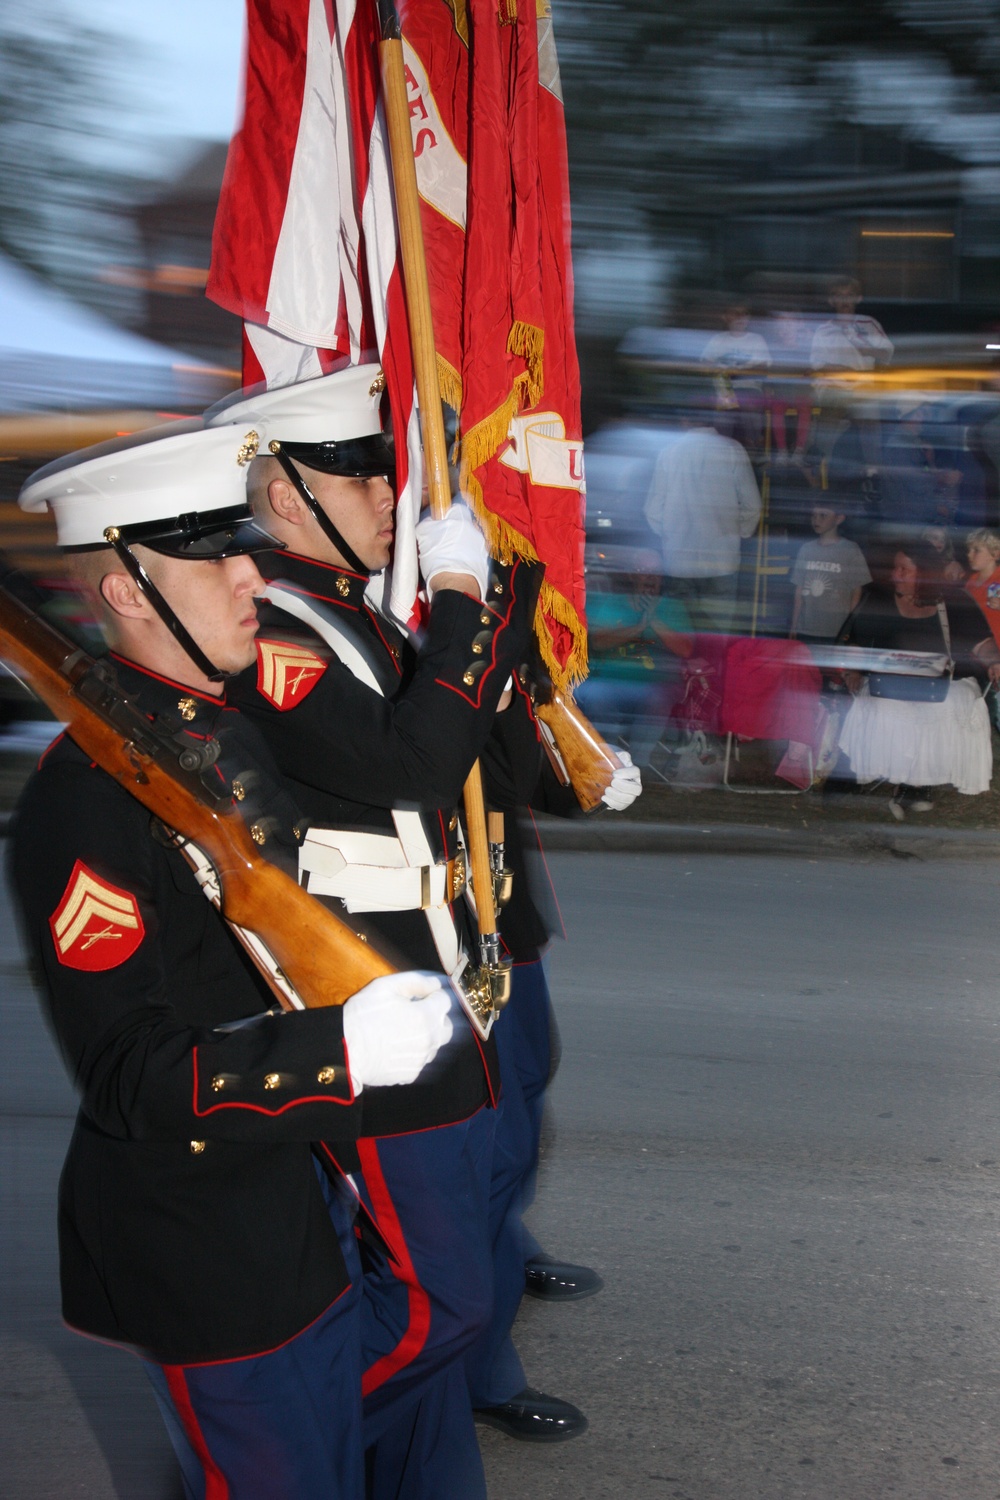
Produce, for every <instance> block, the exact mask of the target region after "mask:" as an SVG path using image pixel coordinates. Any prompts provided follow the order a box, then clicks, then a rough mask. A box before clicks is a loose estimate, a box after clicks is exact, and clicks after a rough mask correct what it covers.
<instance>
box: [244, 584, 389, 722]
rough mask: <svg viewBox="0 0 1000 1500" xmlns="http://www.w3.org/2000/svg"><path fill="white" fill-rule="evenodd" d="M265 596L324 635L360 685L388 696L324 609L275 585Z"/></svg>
mask: <svg viewBox="0 0 1000 1500" xmlns="http://www.w3.org/2000/svg"><path fill="white" fill-rule="evenodd" d="M263 597H264V598H265V599H268V600H270V602H271V603H272V604H273V605H275V607H276V608H277V609H283V610H284V611H285V613H286V614H287V615H294V616H295V618H296V619H297V620H301V621H302V622H303V623H304V624H306V625H309V626H311V628H312V629H313V630H315V632H316V634H317V635H321V636H322V637H323V639H324V641H326V644H327V645H328V646H329V647H330V648H331V649H332V650H333V651H335V652H336V653H337V656H338V658H339V659H340V661H342V662H343V664H344V666H345V667H346V668H347V669H348V671H349V672H352V673H353V675H354V676H355V677H356V678H357V679H358V681H359V682H363V683H364V684H365V687H370V688H373V689H374V690H375V692H376V693H378V695H379V697H380V698H384V697H385V694H384V693H383V691H382V687H381V684H380V683H379V680H378V678H377V677H376V676H375V673H374V672H373V671H372V669H371V667H370V666H369V665H368V663H367V662H366V661H365V659H364V656H363V655H362V654H361V652H360V651H359V650H358V648H357V646H356V645H355V644H354V642H353V641H352V640H351V638H350V636H349V635H348V634H347V632H346V631H345V630H341V628H340V626H339V625H337V624H336V623H335V622H334V621H333V620H332V619H331V618H330V616H329V614H328V613H327V612H326V611H325V610H320V609H318V608H317V607H316V605H314V604H310V603H308V601H307V600H305V599H303V598H301V597H300V595H298V594H290V593H287V592H286V591H285V590H284V589H283V588H279V587H278V586H277V585H275V584H273V583H269V584H268V586H267V588H266V589H265V590H264V596H263Z"/></svg>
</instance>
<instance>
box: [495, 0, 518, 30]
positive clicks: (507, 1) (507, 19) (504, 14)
mask: <svg viewBox="0 0 1000 1500" xmlns="http://www.w3.org/2000/svg"><path fill="white" fill-rule="evenodd" d="M497 18H498V20H499V22H500V25H501V26H516V25H517V0H500V3H499V5H498V6H497Z"/></svg>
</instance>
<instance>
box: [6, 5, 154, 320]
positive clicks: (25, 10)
mask: <svg viewBox="0 0 1000 1500" xmlns="http://www.w3.org/2000/svg"><path fill="white" fill-rule="evenodd" d="M126 65H127V56H123V48H122V46H121V44H120V41H119V39H117V38H111V37H109V36H108V35H107V34H105V33H103V32H100V31H97V30H95V29H92V28H90V27H87V26H81V25H80V24H79V23H78V22H76V21H74V20H72V19H71V18H70V17H69V16H68V15H67V14H66V13H65V12H64V11H61V10H60V9H59V8H58V7H57V6H54V5H53V4H51V3H48V0H47V3H46V5H45V6H44V13H43V12H42V10H41V9H40V8H39V7H38V6H37V5H33V4H25V3H19V0H3V3H2V5H0V252H2V253H3V254H6V255H9V256H11V257H13V258H14V259H15V260H18V261H20V262H21V263H22V264H23V265H25V266H27V267H29V268H30V269H32V270H34V271H36V272H39V273H40V274H42V275H44V276H47V277H50V278H52V279H54V280H57V281H59V282H60V283H62V284H64V285H66V286H67V287H70V288H75V289H77V290H80V289H86V290H89V291H90V293H91V295H92V294H93V290H94V286H93V265H94V262H95V260H99V259H100V258H101V257H102V254H103V251H104V250H105V248H106V247H108V246H109V245H110V244H112V243H113V241H114V240H115V238H116V237H117V236H118V235H120V232H121V228H120V221H119V220H118V219H117V218H116V216H115V213H114V205H115V203H116V201H120V199H121V198H122V196H123V191H124V188H125V185H126V184H127V183H128V182H129V180H130V179H129V178H128V177H127V175H126V174H124V173H123V172H121V171H119V170H116V169H114V168H112V167H110V166H108V165H107V163H106V153H105V152H104V151H103V150H102V143H105V142H107V141H110V140H112V139H114V137H115V135H116V131H117V129H118V120H117V113H116V108H115V105H116V100H120V98H121V90H122V88H123V87H124V68H125V66H126Z"/></svg>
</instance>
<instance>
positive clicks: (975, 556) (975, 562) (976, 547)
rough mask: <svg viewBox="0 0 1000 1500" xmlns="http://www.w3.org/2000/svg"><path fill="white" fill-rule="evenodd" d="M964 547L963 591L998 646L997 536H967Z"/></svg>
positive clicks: (999, 567)
mask: <svg viewBox="0 0 1000 1500" xmlns="http://www.w3.org/2000/svg"><path fill="white" fill-rule="evenodd" d="M965 546H966V550H967V552H968V554H969V567H970V568H971V570H972V572H971V575H970V577H969V578H968V580H967V581H966V585H965V587H966V591H967V592H968V593H970V594H971V595H972V597H973V599H975V601H976V603H977V604H978V605H979V608H980V609H981V610H982V612H983V614H984V615H985V617H986V621H987V623H988V625H989V627H990V630H991V631H992V632H993V639H994V640H995V641H996V643H997V645H998V646H1000V533H998V532H996V531H973V532H970V533H969V537H968V539H967V541H966V544H965ZM990 675H991V676H992V675H993V674H992V673H991V674H990Z"/></svg>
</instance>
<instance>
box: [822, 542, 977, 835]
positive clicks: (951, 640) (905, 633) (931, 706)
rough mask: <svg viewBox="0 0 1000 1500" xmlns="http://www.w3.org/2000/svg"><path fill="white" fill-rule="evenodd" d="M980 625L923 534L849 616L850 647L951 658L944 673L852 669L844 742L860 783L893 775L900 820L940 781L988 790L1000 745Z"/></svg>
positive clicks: (919, 807)
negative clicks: (886, 585)
mask: <svg viewBox="0 0 1000 1500" xmlns="http://www.w3.org/2000/svg"><path fill="white" fill-rule="evenodd" d="M982 629H983V626H982V619H981V617H980V615H979V611H978V610H977V609H976V607H975V605H974V604H973V602H972V600H971V599H970V598H969V596H968V595H967V594H966V593H965V592H964V590H962V589H958V588H955V587H954V586H953V585H948V584H946V583H945V581H944V579H943V577H942V572H941V559H940V557H939V555H938V554H937V553H936V552H935V551H934V549H933V548H932V547H930V546H928V544H927V543H926V542H923V541H913V542H910V543H908V544H907V545H906V548H905V550H904V549H903V548H902V547H900V548H898V549H897V551H896V554H895V560H894V566H893V572H892V583H891V589H890V590H884V589H879V590H872V591H871V593H869V595H868V597H867V598H866V599H865V602H864V604H863V605H862V606H861V608H860V609H859V610H858V611H857V612H856V614H855V615H854V616H853V617H852V619H851V620H850V621H849V623H848V629H847V632H846V639H847V640H848V641H849V642H850V643H851V644H852V645H856V646H869V647H876V648H878V649H879V650H885V651H903V652H930V653H933V654H936V655H939V656H943V657H946V658H947V659H948V661H949V664H950V665H949V672H948V673H946V674H945V675H943V676H937V677H923V676H915V675H914V676H910V675H903V674H901V673H894V672H871V673H869V674H868V676H867V680H866V681H862V679H861V677H860V675H859V674H857V673H850V674H848V677H849V684H848V685H849V686H850V687H851V690H852V691H853V692H854V693H855V697H854V700H853V702H852V704H851V707H850V710H849V711H848V714H847V717H846V719H845V721H844V727H843V730H842V731H841V737H840V748H841V750H842V751H843V752H844V754H845V755H846V756H847V757H848V758H849V760H850V763H851V769H852V770H853V772H854V775H855V777H856V779H857V780H858V781H859V782H868V781H876V780H884V781H888V782H889V783H890V785H891V786H892V788H893V795H892V799H891V801H890V804H889V806H890V811H891V812H892V814H893V816H894V817H895V818H900V819H901V818H903V817H904V816H905V813H906V811H907V809H909V810H910V811H913V812H926V811H928V810H929V809H930V807H931V806H932V805H933V804H932V802H931V800H930V796H929V794H928V792H929V788H930V787H933V786H941V785H951V786H954V787H955V788H956V790H957V791H959V792H963V793H966V794H967V795H974V794H976V793H979V792H985V791H988V790H989V785H990V777H991V775H992V770H993V752H992V746H991V742H990V721H989V714H988V712H987V709H986V704H985V702H984V700H983V694H982V689H981V685H980V684H981V683H982V682H983V681H984V680H985V675H986V672H985V666H984V662H983V660H981V656H980V653H979V651H978V650H977V647H979V646H980V643H981V638H982ZM991 654H993V653H991ZM997 654H998V656H1000V653H997Z"/></svg>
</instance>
